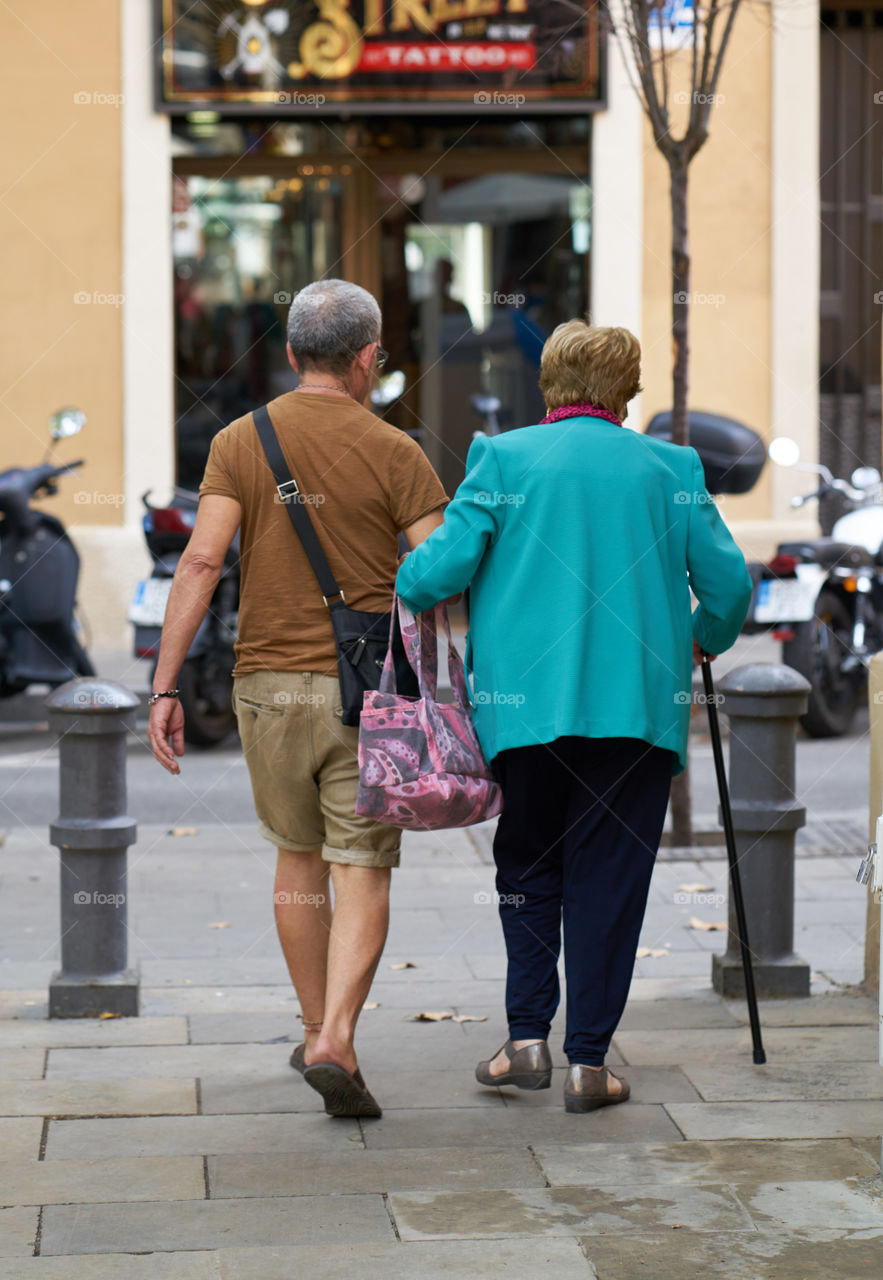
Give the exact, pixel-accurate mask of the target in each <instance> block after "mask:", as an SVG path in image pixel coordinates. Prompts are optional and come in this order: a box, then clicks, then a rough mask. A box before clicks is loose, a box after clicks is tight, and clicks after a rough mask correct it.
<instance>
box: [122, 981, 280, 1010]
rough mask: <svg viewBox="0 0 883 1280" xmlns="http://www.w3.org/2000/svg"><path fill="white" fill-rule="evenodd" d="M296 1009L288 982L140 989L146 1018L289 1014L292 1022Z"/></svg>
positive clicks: (148, 987)
mask: <svg viewBox="0 0 883 1280" xmlns="http://www.w3.org/2000/svg"><path fill="white" fill-rule="evenodd" d="M298 1008H299V1005H298V1003H297V997H296V996H295V994H294V991H293V990H292V986H291V983H290V982H276V983H268V984H267V985H266V986H264V985H262V984H257V985H251V986H242V987H224V986H220V985H219V984H218V983H213V984H210V985H208V986H201V985H199V984H198V983H194V982H192V981H190V982H184V981H182V983H181V985H180V987H153V986H146V985H144V983H143V974H142V987H141V1012H142V1014H144V1015H146V1016H149V1017H174V1016H176V1015H179V1014H194V1013H218V1012H220V1011H222V1010H225V1011H226V1012H228V1013H243V1014H245V1013H257V1012H261V1011H264V1012H269V1011H273V1010H286V1011H287V1010H290V1011H291V1018H292V1020H294V1018H295V1016H296V1014H297V1012H298Z"/></svg>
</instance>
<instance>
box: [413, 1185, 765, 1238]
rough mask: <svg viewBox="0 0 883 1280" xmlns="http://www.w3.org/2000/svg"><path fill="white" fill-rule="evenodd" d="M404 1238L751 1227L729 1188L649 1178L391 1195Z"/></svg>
mask: <svg viewBox="0 0 883 1280" xmlns="http://www.w3.org/2000/svg"><path fill="white" fill-rule="evenodd" d="M389 1204H390V1210H391V1212H392V1215H393V1218H394V1220H395V1224H396V1229H397V1231H398V1233H399V1235H400V1236H401V1238H402V1240H430V1239H432V1240H438V1239H445V1238H452V1237H453V1238H456V1237H460V1238H463V1237H468V1238H471V1239H487V1238H492V1237H496V1236H502V1237H504V1238H506V1239H511V1238H512V1237H516V1236H537V1235H584V1234H585V1233H586V1232H588V1231H604V1232H605V1233H606V1234H611V1233H626V1234H628V1233H630V1232H633V1231H637V1230H640V1229H642V1228H644V1229H646V1228H647V1227H648V1226H650V1225H653V1226H660V1225H662V1226H666V1227H669V1228H672V1227H676V1226H685V1227H692V1228H693V1229H694V1230H697V1231H711V1232H717V1231H726V1230H750V1229H751V1228H752V1227H753V1223H752V1221H751V1219H750V1217H749V1216H748V1214H747V1213H746V1212H745V1209H744V1208H743V1207H742V1205H741V1204H740V1203H739V1201H738V1200H737V1199H736V1198H735V1196H734V1195H733V1193H732V1192H731V1191H730V1190H729V1189H728V1188H727V1187H725V1186H714V1185H710V1184H708V1185H705V1186H703V1187H696V1186H692V1185H690V1184H689V1183H661V1184H660V1183H644V1184H641V1185H639V1186H637V1187H632V1188H629V1189H625V1188H613V1189H604V1188H596V1187H591V1188H589V1187H552V1188H547V1189H546V1190H544V1191H473V1192H470V1193H464V1192H450V1191H444V1192H437V1193H435V1194H433V1193H430V1192H423V1193H413V1194H410V1195H396V1194H393V1195H391V1196H390V1197H389Z"/></svg>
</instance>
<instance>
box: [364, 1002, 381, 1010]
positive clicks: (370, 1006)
mask: <svg viewBox="0 0 883 1280" xmlns="http://www.w3.org/2000/svg"><path fill="white" fill-rule="evenodd" d="M362 1008H363V1009H379V1008H380V1001H379V1000H371V1001H370V1002H369V1003H368V1004H363V1005H362Z"/></svg>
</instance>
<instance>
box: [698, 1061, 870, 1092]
mask: <svg viewBox="0 0 883 1280" xmlns="http://www.w3.org/2000/svg"><path fill="white" fill-rule="evenodd" d="M683 1071H684V1074H685V1076H686V1077H687V1079H688V1080H690V1081H691V1082H692V1084H694V1085H695V1087H696V1089H697V1090H698V1092H699V1093H700V1094H701V1096H702V1098H704V1099H705V1100H706V1101H707V1102H747V1101H748V1100H749V1099H752V1098H753V1099H756V1100H757V1101H758V1102H775V1101H780V1100H781V1101H792V1102H799V1101H811V1100H813V1099H817V1098H818V1099H831V1100H835V1101H836V1100H839V1101H848V1100H849V1099H852V1098H873V1099H879V1098H880V1097H881V1095H883V1067H881V1066H880V1064H879V1063H878V1062H846V1063H844V1062H842V1061H839V1060H838V1061H835V1062H831V1063H828V1062H813V1061H810V1062H800V1061H798V1062H790V1063H789V1062H785V1063H783V1062H780V1061H776V1060H775V1059H774V1060H773V1061H771V1062H769V1063H767V1064H766V1065H765V1066H755V1065H754V1064H753V1063H751V1064H747V1063H742V1062H715V1063H697V1064H696V1065H695V1066H690V1065H689V1064H688V1065H685V1066H684V1067H683Z"/></svg>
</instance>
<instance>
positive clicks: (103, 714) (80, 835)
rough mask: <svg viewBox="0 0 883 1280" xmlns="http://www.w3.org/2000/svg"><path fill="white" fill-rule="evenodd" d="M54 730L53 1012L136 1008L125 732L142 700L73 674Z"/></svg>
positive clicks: (52, 705) (57, 700)
mask: <svg viewBox="0 0 883 1280" xmlns="http://www.w3.org/2000/svg"><path fill="white" fill-rule="evenodd" d="M46 705H47V707H48V708H49V727H50V728H51V729H52V730H54V731H55V732H56V733H57V734H58V736H59V757H60V759H59V765H60V805H59V816H58V817H57V818H56V820H55V822H53V823H52V824H51V826H50V828H49V839H50V841H51V842H52V844H54V845H57V847H58V849H59V852H60V855H61V969H60V971H59V972H57V973H55V974H53V975H52V979H51V981H50V984H49V1016H50V1018H94V1017H97V1016H98V1015H99V1014H101V1013H118V1014H129V1015H137V1013H138V974H137V971H136V970H135V969H129V968H127V967H126V966H127V951H128V929H127V923H126V916H127V910H126V851H127V849H128V847H129V845H130V844H134V842H135V834H136V828H135V823H134V822H133V820H132V819H131V818H129V817H128V816H127V815H126V735H127V734H128V733H129V731H130V730H132V729H134V727H135V708H136V707H137V706H138V698H137V697H136V696H135V695H134V694H133V693H131V692H130V691H129V690H128V689H126V688H125V687H124V686H123V685H121V684H115V683H114V682H113V681H112V680H100V679H98V678H93V677H87V678H85V679H81V680H70V681H68V683H67V684H63V685H62V686H61V687H60V688H59V689H56V690H55V691H54V693H52V694H51V695H50V697H49V698H48V699H47V702H46Z"/></svg>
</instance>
